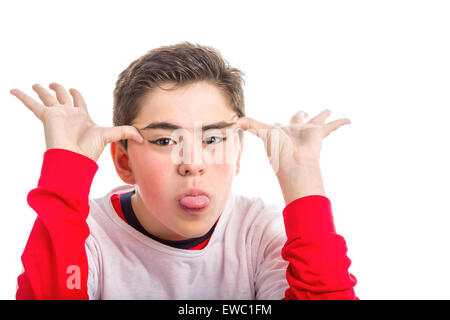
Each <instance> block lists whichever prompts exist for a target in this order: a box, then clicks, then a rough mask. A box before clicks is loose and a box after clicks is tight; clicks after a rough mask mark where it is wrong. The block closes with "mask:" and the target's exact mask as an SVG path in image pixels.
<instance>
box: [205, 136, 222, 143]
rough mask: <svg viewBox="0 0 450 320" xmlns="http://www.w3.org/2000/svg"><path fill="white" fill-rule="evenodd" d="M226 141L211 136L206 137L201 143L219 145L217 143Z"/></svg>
mask: <svg viewBox="0 0 450 320" xmlns="http://www.w3.org/2000/svg"><path fill="white" fill-rule="evenodd" d="M226 139H227V138H226V137H217V136H211V137H208V138H206V139H205V140H203V142H204V143H206V144H216V143H219V142H223V141H225V140H226ZM205 141H206V142H205ZM210 142H212V143H210Z"/></svg>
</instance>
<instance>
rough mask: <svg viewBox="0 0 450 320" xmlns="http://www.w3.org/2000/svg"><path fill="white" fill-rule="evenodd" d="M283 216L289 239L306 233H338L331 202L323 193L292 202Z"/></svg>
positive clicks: (285, 209)
mask: <svg viewBox="0 0 450 320" xmlns="http://www.w3.org/2000/svg"><path fill="white" fill-rule="evenodd" d="M283 217H284V225H285V228H286V235H287V238H288V241H289V240H290V239H294V238H298V237H302V236H305V235H319V234H323V233H330V232H331V233H336V229H335V226H334V221H333V214H332V208H331V202H330V200H329V199H328V198H327V197H324V196H321V195H311V196H306V197H302V198H299V199H296V200H294V201H292V202H290V203H289V204H288V205H287V206H286V207H285V208H284V210H283Z"/></svg>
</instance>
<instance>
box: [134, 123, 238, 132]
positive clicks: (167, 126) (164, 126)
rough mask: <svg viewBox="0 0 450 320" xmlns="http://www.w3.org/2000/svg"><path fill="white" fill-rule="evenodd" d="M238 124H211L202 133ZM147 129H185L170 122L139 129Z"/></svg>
mask: <svg viewBox="0 0 450 320" xmlns="http://www.w3.org/2000/svg"><path fill="white" fill-rule="evenodd" d="M235 123H236V122H225V121H219V122H216V123H211V124H208V125H206V126H203V127H202V131H206V130H209V129H222V128H228V127H231V126H232V125H234V124H235ZM147 129H163V130H177V129H183V128H182V127H180V126H178V125H176V124H173V123H170V122H165V121H162V122H152V123H150V124H149V125H147V126H146V127H145V128H142V129H139V130H147Z"/></svg>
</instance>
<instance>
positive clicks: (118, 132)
mask: <svg viewBox="0 0 450 320" xmlns="http://www.w3.org/2000/svg"><path fill="white" fill-rule="evenodd" d="M103 139H104V141H105V143H106V144H108V143H111V142H116V141H119V140H128V139H131V140H134V141H136V142H137V143H143V142H144V138H142V136H141V134H140V133H139V131H138V130H137V129H136V128H135V127H133V126H117V127H109V128H104V131H103Z"/></svg>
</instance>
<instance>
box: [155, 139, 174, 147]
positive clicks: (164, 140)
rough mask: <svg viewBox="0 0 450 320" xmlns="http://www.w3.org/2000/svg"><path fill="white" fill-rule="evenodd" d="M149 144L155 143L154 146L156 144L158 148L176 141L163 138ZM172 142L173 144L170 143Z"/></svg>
mask: <svg viewBox="0 0 450 320" xmlns="http://www.w3.org/2000/svg"><path fill="white" fill-rule="evenodd" d="M149 142H150V143H153V144H156V145H158V146H163V147H164V146H168V145H171V144H173V143H175V141H174V140H172V139H170V138H161V139H158V140H154V141H150V140H149ZM170 142H173V143H170Z"/></svg>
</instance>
